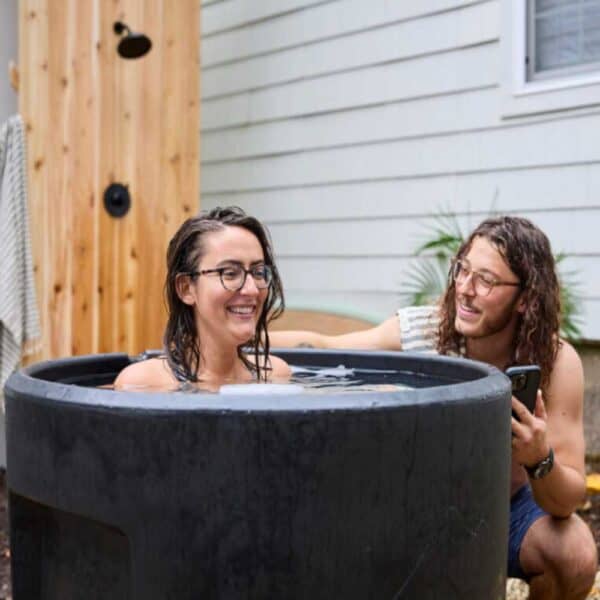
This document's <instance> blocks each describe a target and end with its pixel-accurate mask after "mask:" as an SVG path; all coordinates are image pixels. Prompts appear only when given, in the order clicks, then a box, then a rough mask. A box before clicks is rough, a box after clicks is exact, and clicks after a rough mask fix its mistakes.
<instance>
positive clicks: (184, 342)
mask: <svg viewBox="0 0 600 600" xmlns="http://www.w3.org/2000/svg"><path fill="white" fill-rule="evenodd" d="M225 227H242V228H243V229H246V230H247V231H249V232H250V233H252V234H254V235H255V236H256V238H257V239H258V241H259V243H260V245H261V247H262V251H263V254H264V258H265V264H266V265H269V266H270V267H271V270H272V272H273V276H272V280H271V285H270V286H269V292H268V295H267V299H266V300H265V303H264V305H263V309H262V312H261V314H260V316H259V319H258V323H257V325H256V331H255V333H254V337H253V338H252V339H250V340H248V341H247V343H244V344H242V345H240V346H238V349H237V352H238V356H239V357H240V360H241V361H242V362H243V363H244V364H245V365H246V367H247V368H248V369H249V370H250V371H252V372H254V373H256V377H257V379H258V380H261V379H263V380H264V379H266V377H267V370H268V367H267V364H268V358H269V346H270V345H269V335H268V332H267V325H268V323H269V322H270V321H272V320H273V319H276V318H277V317H278V316H279V315H281V313H282V312H283V310H284V306H285V303H284V298H283V287H282V285H281V279H280V277H279V272H278V270H277V267H276V265H275V260H274V256H273V248H272V244H271V238H270V236H269V233H268V231H267V230H266V228H265V227H264V226H263V225H262V224H261V223H260V221H259V220H258V219H256V218H255V217H252V216H250V215H247V214H246V213H245V212H244V211H243V210H242V209H241V208H238V207H237V206H228V207H225V208H221V207H217V208H213V209H212V210H210V211H205V212H202V213H200V214H199V215H198V216H196V217H192V218H190V219H188V220H187V221H185V222H184V223H183V224H182V225H181V227H180V228H179V229H178V230H177V232H176V233H175V235H174V236H173V238H172V239H171V241H170V243H169V248H168V250H167V277H166V281H165V289H164V294H165V303H166V305H167V311H168V320H167V326H166V328H165V334H164V337H163V344H164V350H165V353H166V356H167V361H168V363H169V366H170V367H171V369H172V370H173V373H174V374H175V376H176V377H177V379H179V380H183V381H197V380H198V370H199V368H200V332H199V331H198V330H197V327H196V319H195V316H194V307H192V306H188V305H187V304H185V303H184V302H183V301H182V300H181V298H180V297H179V294H178V293H177V277H178V275H180V274H182V273H191V272H193V271H196V269H197V266H198V261H199V260H200V258H201V257H202V256H203V254H204V252H205V237H206V234H207V233H212V232H215V231H221V230H223V229H224V228H225ZM248 346H249V347H250V348H251V352H252V354H253V355H254V360H255V362H254V363H252V362H251V361H249V360H248V358H247V357H246V355H245V353H244V352H243V349H244V348H246V349H247V347H248ZM261 354H262V355H263V357H261Z"/></svg>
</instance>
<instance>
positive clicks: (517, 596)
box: [0, 471, 600, 600]
mask: <svg viewBox="0 0 600 600" xmlns="http://www.w3.org/2000/svg"><path fill="white" fill-rule="evenodd" d="M579 514H580V515H581V516H582V518H583V519H584V520H585V521H586V522H587V523H588V525H589V526H590V528H591V530H592V532H593V533H594V539H595V540H596V545H597V546H598V551H599V553H600V494H596V495H595V496H592V497H591V498H590V500H589V502H588V503H587V504H586V506H585V507H584V509H582V510H581V511H580V512H579ZM7 516H8V515H7V511H6V483H5V478H4V472H3V471H0V600H11V599H12V594H11V591H10V550H9V546H8V519H7ZM525 598H527V586H526V585H525V584H523V583H522V582H520V581H517V580H509V582H508V586H507V595H506V600H521V599H525ZM588 598H590V599H592V598H593V599H594V600H600V571H599V572H598V575H597V577H596V585H595V586H594V589H593V590H592V591H591V592H590V595H589V596H588Z"/></svg>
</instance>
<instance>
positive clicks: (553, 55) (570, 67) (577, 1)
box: [527, 0, 600, 80]
mask: <svg viewBox="0 0 600 600" xmlns="http://www.w3.org/2000/svg"><path fill="white" fill-rule="evenodd" d="M528 19H529V23H528V44H527V45H528V57H527V74H528V79H529V80H532V79H546V78H550V77H559V76H563V75H568V74H571V73H580V72H583V71H594V70H598V71H600V0H529V2H528Z"/></svg>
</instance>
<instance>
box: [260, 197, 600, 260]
mask: <svg viewBox="0 0 600 600" xmlns="http://www.w3.org/2000/svg"><path fill="white" fill-rule="evenodd" d="M373 208H374V210H376V208H377V207H376V205H375V206H374V207H373ZM519 215H521V216H524V217H527V218H529V219H531V220H532V221H533V222H534V223H536V224H537V225H539V226H540V227H541V229H542V230H543V231H544V232H545V233H546V235H548V237H549V239H550V241H551V243H552V245H553V247H554V248H555V251H556V252H565V253H567V254H574V255H577V254H584V255H590V254H591V255H597V254H600V235H597V232H598V229H599V225H600V202H598V205H597V206H596V207H595V208H586V209H582V210H572V209H571V210H569V209H568V207H565V209H564V210H555V211H545V212H532V213H529V212H527V211H519ZM458 221H459V222H460V223H461V224H462V229H463V230H464V231H469V230H471V229H472V228H473V227H475V226H476V225H477V224H478V223H479V222H480V221H481V218H479V217H477V218H473V217H472V216H469V215H464V216H460V217H458ZM429 222H430V223H431V224H432V225H433V224H434V223H433V221H432V220H431V219H430V220H429ZM425 224H426V220H424V219H421V220H419V222H417V221H416V220H411V219H406V218H402V217H400V218H396V217H390V216H388V217H385V218H383V217H380V218H374V219H371V220H369V221H368V222H365V221H364V220H348V221H341V222H339V223H337V224H335V225H332V223H331V222H318V221H317V222H298V223H275V224H272V225H270V226H269V229H270V230H271V234H272V235H273V239H274V240H276V241H278V242H279V244H278V246H277V251H278V254H280V255H282V256H290V255H296V256H301V257H309V256H340V257H349V258H355V257H364V256H407V255H410V254H411V253H412V252H413V251H414V250H415V248H416V246H417V243H416V241H417V238H418V233H419V228H422V227H423V226H424V225H425ZM574 232H578V233H577V235H574Z"/></svg>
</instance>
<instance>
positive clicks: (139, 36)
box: [113, 21, 152, 58]
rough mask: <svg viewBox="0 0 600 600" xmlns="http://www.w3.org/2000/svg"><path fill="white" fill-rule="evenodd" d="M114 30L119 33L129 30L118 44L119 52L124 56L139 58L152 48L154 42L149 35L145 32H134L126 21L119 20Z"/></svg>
mask: <svg viewBox="0 0 600 600" xmlns="http://www.w3.org/2000/svg"><path fill="white" fill-rule="evenodd" d="M113 30H114V32H115V33H116V34H117V35H121V34H122V33H123V32H124V31H127V35H125V36H124V37H123V38H121V41H120V42H119V45H118V46H117V52H118V53H119V56H121V57H123V58H139V57H140V56H144V54H146V53H147V52H148V51H149V50H150V48H152V42H151V40H150V38H149V37H148V36H146V35H144V34H143V33H134V32H133V31H131V29H129V27H127V25H125V23H121V22H120V21H117V22H116V23H115V24H114V25H113Z"/></svg>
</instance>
